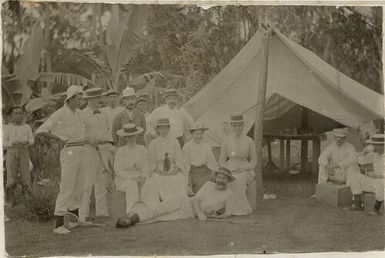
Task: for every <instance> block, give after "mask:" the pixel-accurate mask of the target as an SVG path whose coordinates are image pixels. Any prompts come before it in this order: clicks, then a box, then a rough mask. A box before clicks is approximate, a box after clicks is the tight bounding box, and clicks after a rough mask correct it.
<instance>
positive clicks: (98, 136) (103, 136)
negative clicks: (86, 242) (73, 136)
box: [79, 88, 113, 222]
mask: <svg viewBox="0 0 385 258" xmlns="http://www.w3.org/2000/svg"><path fill="white" fill-rule="evenodd" d="M102 93H103V92H102V89H101V88H93V89H90V90H87V91H86V96H85V97H84V98H85V99H86V100H87V107H86V108H85V109H84V110H82V111H80V115H81V118H82V121H83V123H84V139H85V145H84V156H83V163H84V166H83V168H84V170H85V181H84V187H83V197H82V205H81V208H80V211H79V220H80V221H81V222H85V221H86V217H87V216H88V215H89V206H90V196H91V192H92V187H93V186H94V187H95V206H96V216H108V211H107V190H106V181H105V177H104V175H103V163H102V160H101V153H100V152H99V147H100V146H104V145H110V147H111V148H113V146H112V144H111V139H110V137H109V134H108V132H109V127H108V118H107V115H106V114H104V113H103V112H102V111H101V110H100V109H99V108H98V104H99V101H100V99H101V97H102Z"/></svg>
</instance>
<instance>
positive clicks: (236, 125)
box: [219, 114, 257, 215]
mask: <svg viewBox="0 0 385 258" xmlns="http://www.w3.org/2000/svg"><path fill="white" fill-rule="evenodd" d="M230 124H231V128H232V131H233V132H232V134H231V135H229V136H227V137H226V138H225V139H224V140H223V142H222V147H221V154H220V156H219V166H221V167H227V168H228V169H230V170H231V171H232V173H233V175H234V177H235V178H236V179H237V180H235V181H234V182H233V183H231V184H230V186H229V188H230V190H232V191H233V193H234V195H233V198H232V200H231V201H230V204H229V205H230V206H231V210H232V211H233V214H232V215H246V214H249V213H251V212H252V208H251V206H250V203H249V202H248V200H247V197H246V189H247V185H248V184H249V183H250V182H251V181H252V180H253V178H254V175H255V174H254V168H255V165H256V160H257V154H256V148H255V144H254V141H253V140H252V139H251V138H250V137H248V136H247V135H246V134H244V132H243V125H244V120H243V115H242V114H233V115H231V119H230Z"/></svg>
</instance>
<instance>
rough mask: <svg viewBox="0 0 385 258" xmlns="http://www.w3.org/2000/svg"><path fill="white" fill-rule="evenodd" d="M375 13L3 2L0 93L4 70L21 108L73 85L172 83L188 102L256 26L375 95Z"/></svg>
mask: <svg viewBox="0 0 385 258" xmlns="http://www.w3.org/2000/svg"><path fill="white" fill-rule="evenodd" d="M381 14H382V10H381V8H380V7H341V8H336V7H333V6H329V7H325V6H324V7H323V6H217V7H212V8H210V9H208V10H203V9H202V8H200V7H198V6H193V5H178V6H176V5H175V6H173V5H169V6H161V5H149V6H133V5H122V4H120V5H111V4H86V3H49V2H41V3H38V2H18V1H11V2H6V3H4V4H3V9H2V19H3V33H4V34H3V35H4V37H3V41H4V44H3V53H4V55H3V60H2V61H3V71H4V72H3V76H2V77H3V80H2V82H3V83H2V86H3V87H2V89H3V93H4V90H5V89H4V88H6V87H5V85H11V86H10V88H11V90H8V89H7V91H8V92H5V94H3V96H9V92H11V94H12V87H14V88H15V86H14V84H16V83H15V80H14V79H15V78H14V77H9V76H10V74H11V75H16V79H18V80H19V81H18V82H19V84H20V85H21V87H19V88H20V89H22V90H21V92H22V94H24V97H23V98H22V99H23V100H24V102H23V103H25V102H27V101H28V100H29V98H30V96H32V97H41V96H42V95H44V94H48V95H50V94H53V93H55V92H63V91H64V89H65V87H66V86H68V84H70V83H73V82H77V83H80V84H82V85H85V86H90V85H93V84H98V85H102V86H103V87H106V88H108V87H110V88H111V87H115V88H116V89H121V88H123V87H125V85H127V84H131V85H133V86H135V87H136V86H138V87H139V88H140V87H141V86H143V85H146V84H147V83H148V82H152V83H151V84H150V86H151V87H153V86H154V85H155V86H159V87H170V86H176V87H177V88H178V89H179V91H180V92H181V93H182V94H183V95H184V96H185V98H189V97H191V96H192V95H193V94H195V93H196V92H197V91H198V90H199V89H200V88H202V87H203V86H204V85H205V84H206V83H207V82H208V81H209V80H210V79H212V78H213V77H214V76H215V75H216V74H217V73H218V72H219V71H220V70H221V69H223V67H224V66H225V65H226V64H227V63H228V62H229V61H230V60H231V59H232V58H233V57H234V56H235V55H236V54H237V53H238V52H239V50H240V49H241V48H242V46H244V45H245V43H246V42H247V41H248V40H249V39H250V37H252V35H253V34H254V33H255V32H256V31H257V30H258V27H259V25H260V24H261V23H263V24H270V25H272V26H275V27H276V28H278V29H279V30H280V31H281V32H282V33H284V34H285V35H287V36H289V37H291V38H292V39H293V40H295V41H297V42H298V43H300V44H301V45H303V46H305V47H306V48H308V49H310V50H311V51H313V52H315V53H316V54H317V55H319V56H320V57H322V58H323V59H324V60H326V61H327V62H329V63H330V64H331V65H333V66H334V67H335V68H337V69H338V70H340V71H342V72H344V73H345V74H347V75H348V76H350V77H352V78H353V79H355V80H357V81H359V82H360V83H362V84H364V85H366V86H367V87H370V88H372V89H373V90H375V91H378V92H382V91H383V90H382V62H381V46H382V41H381V32H382V28H381V23H382V17H381ZM29 35H30V36H29ZM28 43H29V44H28ZM39 54H40V55H39ZM18 64H19V65H18ZM20 64H23V65H20ZM7 71H8V73H7ZM154 72H158V73H154ZM143 74H144V75H143ZM140 75H142V76H140ZM138 76H139V77H138ZM10 78H11V79H10ZM9 81H11V82H13V84H12V83H10V82H9ZM8 88H9V87H8ZM29 88H31V89H32V91H31V92H30V93H29V94H26V93H24V92H25V91H27V90H28V89H29ZM20 89H19V90H18V92H17V93H18V94H20ZM47 92H48V93H47ZM16 95H17V94H16ZM3 101H4V99H3ZM3 103H4V102H3ZM6 104H9V103H6Z"/></svg>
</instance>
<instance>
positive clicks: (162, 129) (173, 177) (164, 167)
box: [148, 118, 187, 200]
mask: <svg viewBox="0 0 385 258" xmlns="http://www.w3.org/2000/svg"><path fill="white" fill-rule="evenodd" d="M156 130H157V131H158V134H159V136H158V137H157V138H155V139H154V140H152V141H151V142H150V144H149V146H148V152H149V157H150V169H151V173H153V176H152V177H153V179H154V181H155V182H156V185H157V187H158V190H159V195H160V199H161V200H167V199H170V198H173V197H175V196H180V195H187V176H186V172H185V171H184V167H185V166H184V163H183V157H182V151H181V148H180V145H179V142H178V140H177V139H176V138H174V137H172V136H170V135H169V131H170V121H169V119H168V118H161V119H158V121H157V123H156Z"/></svg>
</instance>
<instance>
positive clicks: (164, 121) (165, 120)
mask: <svg viewBox="0 0 385 258" xmlns="http://www.w3.org/2000/svg"><path fill="white" fill-rule="evenodd" d="M162 125H168V126H170V120H169V119H168V118H159V119H158V121H157V122H156V124H155V126H156V127H158V126H162Z"/></svg>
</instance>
